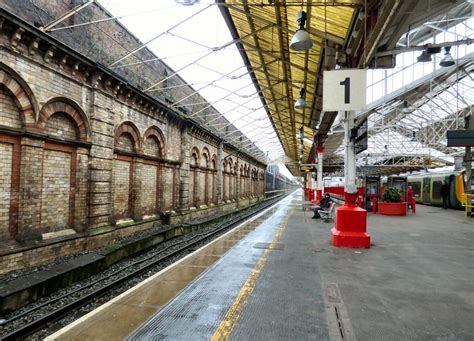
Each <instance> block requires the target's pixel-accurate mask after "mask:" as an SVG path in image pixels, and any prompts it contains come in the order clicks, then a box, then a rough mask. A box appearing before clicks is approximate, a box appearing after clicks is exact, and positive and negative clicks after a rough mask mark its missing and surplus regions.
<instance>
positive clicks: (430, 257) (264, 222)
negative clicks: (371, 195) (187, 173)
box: [77, 192, 474, 340]
mask: <svg viewBox="0 0 474 341" xmlns="http://www.w3.org/2000/svg"><path fill="white" fill-rule="evenodd" d="M299 198H301V193H298V192H296V193H294V194H293V195H292V196H290V197H288V198H287V199H286V200H284V201H283V202H282V203H280V204H279V205H278V206H277V208H275V209H272V210H271V211H269V212H268V213H267V214H265V215H264V216H263V217H262V218H261V219H258V220H256V221H255V223H254V224H253V225H258V227H256V228H255V227H254V228H255V229H254V230H253V231H252V232H249V233H248V234H246V235H245V238H244V239H242V240H241V241H240V242H239V243H237V244H235V245H234V247H233V248H231V249H227V248H225V247H222V246H217V245H215V246H213V247H211V248H209V253H206V254H203V253H199V254H198V255H197V256H196V259H195V260H191V259H187V260H185V261H183V264H182V265H181V266H180V268H181V269H189V271H190V272H193V271H196V274H197V277H196V279H195V280H194V281H193V282H191V283H190V284H189V285H187V286H186V287H182V288H184V289H183V290H182V291H181V293H179V294H178V296H176V297H175V298H174V299H172V300H171V301H166V300H164V299H160V298H158V297H155V292H158V291H160V292H167V291H166V288H169V294H170V295H171V294H172V287H173V286H174V285H175V284H176V285H177V287H179V285H186V284H184V283H185V282H172V281H166V280H160V282H161V284H158V282H156V283H153V284H152V283H150V284H147V285H146V286H145V287H144V289H143V290H145V291H146V292H147V293H146V294H144V293H142V294H141V296H140V294H138V295H137V296H135V298H133V299H131V298H129V299H128V300H127V299H126V300H122V301H120V302H116V303H114V305H120V306H123V307H125V306H130V307H132V308H131V309H130V310H126V309H122V308H120V307H119V308H117V309H115V310H114V314H113V315H110V312H109V309H110V308H107V309H105V310H104V313H103V314H102V316H101V317H100V318H98V317H94V319H95V320H96V321H98V322H97V323H99V322H100V323H105V322H104V321H108V320H109V319H111V318H112V317H111V316H114V318H115V319H116V320H120V319H127V316H128V314H137V315H138V316H141V317H142V318H143V322H144V323H143V324H141V325H139V322H137V320H136V315H134V317H133V318H132V319H131V320H130V321H128V320H127V323H126V325H128V327H126V326H121V327H120V328H121V329H124V331H123V332H122V334H121V335H122V338H125V337H127V338H128V339H129V340H149V339H160V340H161V339H170V340H190V339H192V340H208V339H213V340H219V339H232V340H258V339H262V340H474V324H473V323H472V316H474V262H473V261H472V259H474V248H473V247H472V245H473V242H474V226H473V225H472V220H471V219H470V218H465V217H464V215H463V212H461V211H445V210H442V209H441V208H436V207H430V206H418V210H417V214H416V215H412V214H409V215H408V216H406V217H389V216H379V215H371V214H369V217H368V232H369V233H370V234H371V236H372V246H371V248H370V249H360V250H358V249H346V248H335V247H332V246H331V245H330V238H331V233H330V230H331V228H332V226H333V223H326V222H324V221H321V220H314V219H311V214H308V213H307V212H304V211H302V210H301V206H298V205H296V204H297V203H298V202H299ZM239 234H241V235H243V233H239ZM235 235H236V234H229V238H235ZM232 240H233V239H232ZM232 243H233V242H230V243H229V242H223V243H221V244H222V245H226V246H231V244H232ZM225 250H228V252H227V253H222V254H223V255H224V256H223V257H222V258H219V259H216V258H217V256H215V255H214V254H213V253H214V252H224V251H225ZM206 264H209V265H210V268H209V269H208V270H206V271H203V272H201V273H200V274H198V272H199V270H191V269H196V268H197V269H201V265H203V266H204V265H206ZM176 271H177V273H179V271H181V270H176ZM183 276H184V277H186V275H183ZM171 283H173V285H171ZM163 284H165V286H162V285H163ZM166 285H167V286H168V287H167V286H166ZM155 288H156V289H155ZM158 288H161V289H158ZM163 289H164V290H163ZM165 302H168V303H165ZM137 307H145V308H147V309H148V310H143V311H141V312H136V311H135V310H136V308H137ZM150 308H152V309H154V310H153V312H152V309H150ZM118 312H123V313H124V314H125V315H124V316H123V317H118V315H117V314H118ZM132 326H134V328H136V329H135V330H133V329H131V328H132ZM125 330H126V331H128V334H123V333H124V332H125ZM77 335H79V334H77ZM84 335H86V334H84V333H83V334H82V336H84ZM87 335H88V336H89V334H87ZM127 335H128V336H127ZM99 336H100V337H99ZM104 337H107V335H103V333H102V331H100V335H99V334H98V336H97V338H92V339H105V338H104Z"/></svg>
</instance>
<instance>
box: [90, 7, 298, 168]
mask: <svg viewBox="0 0 474 341" xmlns="http://www.w3.org/2000/svg"><path fill="white" fill-rule="evenodd" d="M99 2H100V4H101V5H103V6H104V7H105V8H106V9H107V10H108V11H110V12H111V13H112V15H114V16H119V17H121V18H119V21H120V22H121V23H122V24H123V25H125V27H127V29H129V30H130V31H131V32H132V33H133V34H134V35H136V36H137V37H138V38H139V39H140V40H141V41H142V42H148V41H150V40H152V41H151V42H150V43H149V44H148V45H147V47H148V48H149V49H150V50H151V51H153V52H154V53H155V54H156V55H157V56H158V57H160V58H162V60H163V62H165V63H166V64H168V65H169V66H170V67H171V68H172V69H174V70H175V71H178V73H179V75H180V77H181V78H183V79H184V80H185V81H186V82H187V83H188V84H190V85H191V86H192V87H193V88H194V89H195V90H197V91H198V92H199V93H200V94H201V95H202V96H203V97H204V98H205V99H206V100H207V101H209V102H210V103H211V104H213V106H214V107H215V108H216V109H217V110H218V111H219V112H221V113H222V114H223V115H224V116H225V117H226V118H227V119H228V120H229V121H230V122H231V123H232V124H234V125H235V126H236V127H237V128H238V129H240V130H241V131H242V132H243V133H244V134H245V135H246V136H247V137H248V138H249V139H250V140H251V141H253V142H254V143H255V144H256V145H257V147H259V148H260V149H261V150H262V151H263V152H264V153H267V154H268V157H269V159H270V160H274V159H277V158H279V157H282V156H283V155H284V151H283V148H282V146H281V144H280V141H279V140H278V137H277V135H276V133H275V130H274V129H273V127H272V124H271V122H270V120H269V118H268V115H267V113H266V111H265V108H264V107H263V104H262V102H261V100H260V98H259V96H258V94H257V90H256V88H255V86H254V84H253V82H252V80H251V78H250V75H249V74H248V72H247V69H246V67H245V65H244V63H243V61H242V58H241V56H240V53H239V51H238V50H237V47H236V46H235V44H229V46H227V47H225V48H222V49H221V47H222V46H224V45H226V44H228V43H229V42H231V41H232V37H231V35H230V32H229V29H228V27H227V25H226V23H225V22H224V19H223V17H222V15H221V13H220V11H219V8H218V7H217V6H216V5H215V2H214V1H213V0H201V1H199V2H196V3H195V4H194V5H192V6H185V5H182V4H180V3H178V2H176V1H175V0H159V1H149V0H133V1H130V0H100V1H99ZM163 32H166V33H165V34H162V33H163ZM160 34H161V36H159V37H158V38H156V39H154V38H155V37H157V36H158V35H160ZM206 55H207V56H206ZM124 63H126V61H124ZM177 100H179V99H177ZM282 168H285V171H287V170H286V167H280V169H282ZM287 175H288V176H290V173H289V172H287Z"/></svg>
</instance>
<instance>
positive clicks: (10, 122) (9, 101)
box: [0, 70, 21, 128]
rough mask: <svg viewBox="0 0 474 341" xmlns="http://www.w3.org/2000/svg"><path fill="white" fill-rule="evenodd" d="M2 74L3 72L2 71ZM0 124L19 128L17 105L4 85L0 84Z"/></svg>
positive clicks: (0, 75)
mask: <svg viewBox="0 0 474 341" xmlns="http://www.w3.org/2000/svg"><path fill="white" fill-rule="evenodd" d="M3 74H4V73H3ZM1 78H3V77H2V71H1V70H0V79H1ZM0 103H2V105H1V106H0V117H1V120H0V124H1V125H4V126H7V127H12V128H21V120H20V113H19V112H18V107H17V106H16V104H15V102H14V101H13V97H12V96H11V94H10V93H9V92H8V91H7V89H6V88H5V86H2V85H0Z"/></svg>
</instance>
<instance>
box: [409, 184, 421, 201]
mask: <svg viewBox="0 0 474 341" xmlns="http://www.w3.org/2000/svg"><path fill="white" fill-rule="evenodd" d="M408 186H411V189H412V190H413V196H414V197H415V198H418V197H419V196H420V194H421V183H420V182H409V183H408Z"/></svg>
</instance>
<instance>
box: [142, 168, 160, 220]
mask: <svg viewBox="0 0 474 341" xmlns="http://www.w3.org/2000/svg"><path fill="white" fill-rule="evenodd" d="M140 178H141V180H142V181H141V184H140V188H139V190H138V192H139V193H140V194H141V200H140V202H139V206H140V207H142V210H143V214H155V213H158V210H157V185H158V182H157V180H158V167H157V166H154V165H147V164H144V165H142V167H141V174H140Z"/></svg>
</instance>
